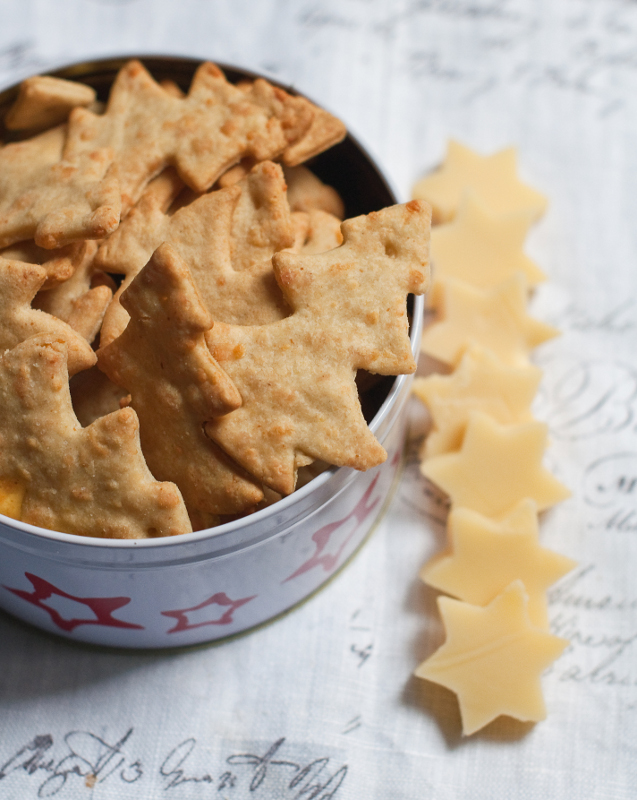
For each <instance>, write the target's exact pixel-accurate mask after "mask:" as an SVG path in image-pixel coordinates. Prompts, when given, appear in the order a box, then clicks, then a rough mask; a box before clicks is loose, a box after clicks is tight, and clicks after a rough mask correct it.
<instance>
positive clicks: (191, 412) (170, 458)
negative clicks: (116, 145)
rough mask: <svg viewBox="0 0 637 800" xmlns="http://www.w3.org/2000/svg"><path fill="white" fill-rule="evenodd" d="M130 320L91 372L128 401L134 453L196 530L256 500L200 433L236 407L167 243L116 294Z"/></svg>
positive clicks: (254, 487)
mask: <svg viewBox="0 0 637 800" xmlns="http://www.w3.org/2000/svg"><path fill="white" fill-rule="evenodd" d="M122 303H123V305H124V307H125V309H126V311H127V312H128V313H129V314H130V321H129V323H128V325H127V326H126V329H125V330H124V332H123V333H122V335H121V336H120V337H119V338H117V339H115V341H114V342H112V343H111V344H109V345H107V346H106V347H103V348H101V349H100V350H99V353H98V356H99V362H98V363H99V366H100V368H101V369H103V370H104V372H106V374H107V375H108V377H109V378H110V379H111V380H112V381H114V382H115V383H116V384H118V385H119V386H123V387H124V388H126V389H127V390H128V391H129V392H130V394H131V406H132V407H133V408H134V409H135V410H136V411H137V414H138V415H139V419H140V437H141V443H142V449H143V452H144V455H145V457H146V461H147V462H148V466H149V467H150V469H151V471H152V473H153V474H154V475H155V476H156V477H157V478H158V479H160V480H170V481H173V482H174V483H176V484H177V486H179V488H180V490H181V492H182V494H183V496H184V500H185V503H186V506H187V508H188V511H189V513H190V515H191V519H192V520H193V525H194V526H195V527H197V528H199V527H208V526H209V525H210V523H211V522H213V521H214V520H213V519H212V517H213V516H215V515H219V514H236V513H239V512H241V511H246V510H248V509H250V508H252V507H254V506H255V505H256V504H257V503H258V502H259V501H260V500H261V498H262V496H263V495H262V492H261V490H260V488H259V485H258V484H257V483H256V482H255V481H254V480H252V479H250V478H249V476H247V475H246V474H245V473H244V472H243V470H242V469H240V467H238V466H237V465H236V464H234V463H233V462H232V461H231V460H230V459H229V458H228V457H227V456H226V455H225V454H224V453H223V452H221V451H220V450H219V448H218V447H217V446H216V445H215V443H214V442H212V441H210V439H208V438H207V436H206V435H205V433H204V424H205V422H206V421H207V420H210V419H212V418H214V417H217V416H219V415H223V414H226V413H228V411H231V410H232V409H234V408H237V407H238V406H239V405H240V404H241V397H240V395H239V393H238V392H237V390H236V389H235V387H234V385H233V384H232V382H231V381H230V380H229V378H228V377H227V375H226V374H225V372H223V370H222V369H220V367H219V365H218V364H217V363H216V361H215V360H214V359H213V358H212V356H211V355H210V352H209V350H208V348H207V346H206V342H205V339H204V334H205V333H206V332H207V331H208V330H209V329H210V328H211V326H212V319H211V318H210V315H209V314H208V312H207V311H206V310H205V308H204V307H203V306H202V304H201V301H200V299H199V296H198V294H197V290H196V289H195V287H194V285H193V282H192V279H191V277H190V274H189V272H188V267H187V266H186V264H185V262H183V261H182V260H181V259H180V258H179V257H178V256H177V254H176V252H175V251H174V250H173V248H172V247H171V246H170V245H168V244H163V245H161V247H159V248H158V249H157V250H156V252H155V253H154V255H153V257H152V258H151V260H150V261H149V262H148V264H147V265H146V267H145V268H144V269H143V270H142V271H141V272H140V273H139V275H138V276H137V277H136V278H135V280H134V281H133V282H132V283H131V285H130V286H129V288H128V289H127V290H126V292H125V293H124V294H123V295H122Z"/></svg>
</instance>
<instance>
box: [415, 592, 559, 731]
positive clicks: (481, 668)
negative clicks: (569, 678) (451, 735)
mask: <svg viewBox="0 0 637 800" xmlns="http://www.w3.org/2000/svg"><path fill="white" fill-rule="evenodd" d="M438 607H439V609H440V614H441V616H442V619H443V623H444V626H445V630H446V634H447V638H446V641H445V643H444V644H443V645H442V647H440V648H439V649H438V650H436V652H435V653H434V654H433V655H432V656H430V657H429V658H428V659H427V660H426V661H424V662H423V663H422V664H421V665H420V666H419V667H418V669H417V670H416V672H415V674H416V676H417V677H419V678H424V679H425V680H428V681H433V682H434V683H438V684H440V685H441V686H445V687H446V688H447V689H450V690H451V691H452V692H455V694H456V695H457V697H458V702H459V704H460V715H461V717H462V731H463V733H464V734H465V735H466V736H469V735H470V734H472V733H475V732H476V731H478V730H480V728H483V727H484V726H485V725H487V724H488V723H489V722H491V721H492V720H494V719H496V717H499V716H500V715H502V714H505V715H506V716H509V717H514V718H515V719H519V720H522V721H523V722H538V721H539V720H542V719H544V718H545V717H546V706H545V703H544V697H543V695H542V686H541V683H540V676H541V674H542V672H543V671H544V670H545V669H546V668H547V667H548V666H549V665H550V664H551V663H552V662H553V661H554V660H555V659H556V658H558V656H559V655H560V654H561V653H562V652H563V651H564V648H565V647H566V646H567V645H568V640H566V639H560V638H559V637H557V636H553V635H552V634H550V633H547V632H546V631H543V630H541V629H539V628H536V627H534V626H533V625H532V624H531V622H530V620H529V615H528V610H527V596H526V592H525V590H524V586H523V584H522V582H521V581H515V582H514V583H512V584H511V585H510V586H509V587H508V588H507V589H505V590H504V591H503V592H502V593H501V594H499V595H498V596H497V597H496V598H495V599H494V600H492V601H491V602H490V603H489V605H488V606H486V608H481V607H480V606H474V605H471V604H469V603H463V602H461V601H459V600H452V599H451V598H449V597H439V598H438Z"/></svg>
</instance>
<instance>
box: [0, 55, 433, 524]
mask: <svg viewBox="0 0 637 800" xmlns="http://www.w3.org/2000/svg"><path fill="white" fill-rule="evenodd" d="M4 125H5V129H6V130H7V131H9V132H11V136H12V137H13V138H15V139H17V140H16V141H12V142H11V143H9V144H6V145H5V146H4V147H2V148H1V149H0V248H1V249H0V285H1V286H2V290H1V291H0V304H1V305H2V311H1V313H0V352H1V353H2V355H1V356H0V395H1V397H2V402H3V408H4V409H5V413H4V415H3V417H2V419H0V512H2V513H4V514H7V515H9V516H12V517H14V518H16V519H21V520H23V521H24V522H28V523H31V524H34V525H39V526H42V527H46V528H50V529H53V530H58V531H63V532H68V533H74V534H79V535H86V536H98V537H114V538H149V537H156V536H168V535H174V534H180V533H185V532H188V531H191V530H193V529H195V530H199V529H204V528H208V527H212V526H214V525H217V524H219V523H221V522H223V521H226V520H228V519H232V518H236V517H238V516H242V515H245V514H249V513H252V512H253V511H255V510H257V509H259V508H261V507H263V506H264V505H266V504H269V503H271V502H275V501H276V500H277V499H279V498H280V497H281V496H283V495H287V494H289V493H291V492H292V491H294V489H295V486H296V485H297V481H298V480H299V477H298V476H299V470H303V469H308V468H310V467H309V465H312V464H315V465H316V464H329V465H336V466H348V467H354V468H356V469H361V470H366V469H368V468H370V467H373V466H376V465H378V464H380V463H382V462H383V460H384V459H385V458H386V453H385V451H384V449H383V448H382V446H381V445H380V443H379V442H378V441H377V440H376V439H375V437H374V436H373V434H372V433H371V431H370V430H369V428H368V427H367V424H366V421H365V418H364V416H363V413H362V411H361V404H360V400H359V396H358V391H357V384H356V376H357V372H358V371H359V370H365V371H366V372H369V373H372V374H376V375H398V374H403V373H411V372H413V371H415V368H416V365H415V363H414V359H413V357H412V354H411V347H410V342H409V336H408V319H407V311H406V300H407V295H408V294H410V293H415V294H421V293H423V292H424V291H425V290H426V287H427V282H428V252H429V248H428V242H429V224H430V208H429V206H428V204H427V203H426V202H423V201H412V202H410V203H407V204H405V205H396V206H392V207H390V208H386V209H383V210H381V211H377V212H372V213H371V214H368V215H366V216H360V217H356V218H354V219H349V220H346V221H344V222H342V221H341V220H342V218H343V216H344V208H343V202H342V200H341V198H340V197H339V196H338V194H337V193H336V191H335V190H334V189H332V188H331V187H329V186H326V185H324V184H323V183H322V182H321V181H320V180H319V179H318V178H317V177H316V176H315V175H314V174H313V173H312V171H311V170H310V169H309V168H308V167H306V166H303V164H304V162H306V161H308V160H309V159H311V158H312V157H314V156H315V155H317V154H319V153H320V152H322V151H324V150H325V149H326V148H328V147H331V146H332V145H334V144H336V143H338V142H339V141H340V140H341V139H342V138H343V137H344V136H345V133H346V131H345V128H344V126H343V124H342V123H341V122H340V121H339V120H337V119H336V118H334V117H333V116H332V115H330V114H328V113H327V112H325V111H323V110H322V109H320V108H318V107H316V106H315V105H313V104H312V103H311V102H309V101H308V100H306V99H305V98H303V97H299V96H293V95H291V94H289V93H287V92H285V91H283V90H282V89H280V88H278V87H276V86H273V85H271V84H270V83H268V82H267V81H265V80H263V79H257V80H254V81H250V82H244V83H239V84H232V83H230V82H229V81H228V80H227V79H226V77H225V76H224V74H223V73H222V71H221V70H220V69H219V68H218V67H216V66H215V65H214V64H210V63H206V64H202V65H201V66H200V67H199V68H198V69H197V71H196V73H195V75H194V78H193V80H192V83H191V85H190V88H189V89H188V91H187V93H185V92H184V91H182V89H181V88H180V87H179V86H177V85H176V84H175V83H172V82H170V81H164V82H162V83H158V82H157V81H155V80H154V78H153V77H152V76H151V75H150V74H149V73H148V71H147V70H146V69H145V68H144V66H143V65H142V64H141V63H139V62H138V61H130V62H129V63H128V64H126V65H125V66H124V67H123V68H122V69H121V70H120V72H119V73H118V75H117V77H116V79H115V81H114V83H113V85H112V88H111V91H110V96H109V98H108V100H107V102H106V103H105V104H103V103H100V102H98V100H97V99H96V96H95V92H94V91H93V89H92V88H91V87H89V86H86V85H83V84H80V83H76V82H72V81H67V80H62V79H59V78H53V77H48V76H36V77H33V78H30V79H28V80H27V81H25V82H24V83H23V84H22V85H21V87H20V91H19V95H18V97H17V99H16V101H15V103H14V105H13V106H12V107H11V109H10V110H9V112H8V113H7V114H6V116H5V119H4Z"/></svg>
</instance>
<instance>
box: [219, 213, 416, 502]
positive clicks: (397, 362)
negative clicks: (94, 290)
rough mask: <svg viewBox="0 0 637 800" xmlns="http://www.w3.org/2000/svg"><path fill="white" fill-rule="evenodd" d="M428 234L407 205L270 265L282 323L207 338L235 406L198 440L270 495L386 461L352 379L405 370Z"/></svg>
mask: <svg viewBox="0 0 637 800" xmlns="http://www.w3.org/2000/svg"><path fill="white" fill-rule="evenodd" d="M429 222H430V209H429V206H428V205H427V204H425V203H418V202H412V203H408V204H407V205H405V206H393V207H391V208H388V209H385V210H383V211H379V212H375V213H373V214H370V215H368V216H367V217H358V218H356V219H353V220H348V221H346V222H344V223H343V226H342V230H343V237H344V241H343V244H342V246H341V247H339V248H337V249H335V250H331V251H330V252H328V253H323V254H318V255H311V256H306V255H296V254H293V253H290V252H281V253H277V254H276V255H275V256H274V257H273V265H274V269H275V273H276V275H277V280H278V282H279V285H280V286H281V289H282V291H283V293H284V295H285V298H286V300H287V301H288V303H289V305H290V307H291V308H292V309H293V313H292V314H291V315H290V316H288V317H286V318H285V319H283V320H280V321H279V322H274V323H271V324H269V325H259V326H232V325H225V324H221V323H219V324H215V326H214V327H213V328H212V329H211V330H210V331H209V332H208V333H207V334H206V340H207V342H208V346H209V347H210V350H211V352H212V354H213V355H214V357H215V358H216V359H217V361H218V362H219V363H220V364H221V366H222V367H223V368H224V370H225V371H226V372H227V373H228V375H230V377H231V378H232V380H233V381H234V383H235V384H236V386H237V388H238V389H239V392H240V393H241V397H242V399H243V405H242V406H241V408H238V409H237V410H235V411H233V412H231V413H230V414H228V415H226V416H225V417H220V418H218V419H215V420H212V421H210V422H207V423H206V433H207V434H208V435H209V436H210V437H211V438H213V439H214V440H215V441H216V442H218V443H219V445H220V446H221V447H222V448H223V449H224V450H225V451H226V452H227V453H229V454H230V455H231V456H232V457H233V458H234V459H235V460H236V461H238V462H239V463H240V464H242V465H243V466H244V467H245V468H246V469H248V470H249V471H250V472H251V473H252V474H253V475H255V476H256V477H258V478H259V479H260V480H261V481H263V483H264V484H265V485H266V486H269V487H270V488H271V489H273V490H274V491H277V492H280V493H281V494H289V493H290V492H292V491H293V489H294V486H295V479H296V470H297V469H298V467H300V466H304V465H307V464H309V463H311V462H312V461H313V460H316V459H320V460H323V461H326V462H328V463H330V464H334V465H337V466H349V467H355V468H357V469H367V468H369V467H372V466H375V465H377V464H380V463H381V462H382V461H383V460H384V459H385V457H386V454H385V451H384V450H383V448H382V447H381V446H380V444H379V443H378V442H377V441H376V439H375V438H374V436H373V435H372V433H371V431H370V430H369V428H368V427H367V425H366V423H365V420H364V417H363V414H362V412H361V407H360V402H359V399H358V393H357V391H356V384H355V376H356V370H357V369H367V370H371V371H374V372H379V373H382V374H398V373H402V372H413V371H414V370H415V367H416V365H415V363H414V360H413V357H412V355H411V347H410V342H409V336H408V323H407V313H406V296H407V294H408V293H409V292H416V293H422V292H423V291H424V290H425V289H426V286H427V279H428V241H429ZM275 378H276V379H275Z"/></svg>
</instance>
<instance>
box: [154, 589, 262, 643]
mask: <svg viewBox="0 0 637 800" xmlns="http://www.w3.org/2000/svg"><path fill="white" fill-rule="evenodd" d="M256 596H257V595H256V594H253V595H252V597H243V598H241V599H240V600H231V599H230V598H229V597H228V595H227V594H226V593H225V592H217V593H216V594H213V595H212V597H209V598H208V599H207V600H204V601H203V602H202V603H199V605H198V606H192V608H181V609H175V610H174V611H162V612H161V614H162V616H164V617H174V618H175V619H176V620H177V622H176V624H175V625H174V627H172V628H170V629H169V630H168V631H166V632H167V633H180V632H181V631H191V630H194V629H195V628H202V627H203V626H204V625H229V624H230V623H231V622H234V620H233V615H234V612H235V611H236V610H237V609H238V608H241V606H243V605H245V604H246V603H249V602H250V600H254V598H255V597H256ZM207 606H221V608H224V607H225V609H226V610H225V611H224V612H223V614H222V615H221V616H220V617H218V618H217V619H208V620H204V621H203V622H193V623H191V622H190V620H189V619H188V614H189V613H191V612H195V611H200V610H201V609H202V608H206V607H207Z"/></svg>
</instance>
